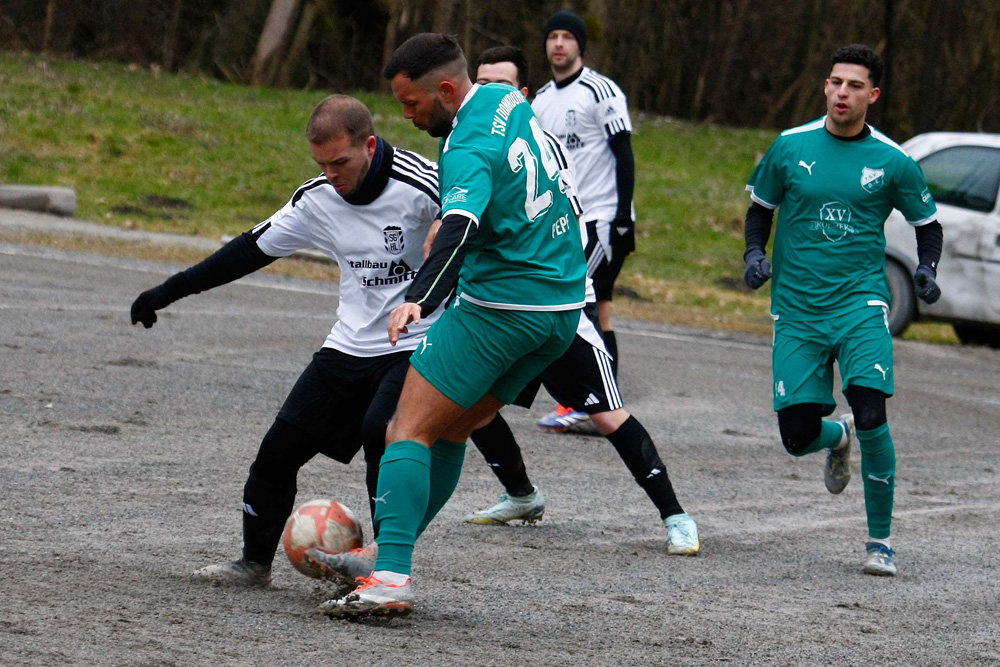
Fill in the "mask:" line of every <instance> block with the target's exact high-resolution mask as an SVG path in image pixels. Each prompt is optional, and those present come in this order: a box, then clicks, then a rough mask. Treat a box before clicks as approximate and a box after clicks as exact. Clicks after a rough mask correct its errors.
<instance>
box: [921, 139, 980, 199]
mask: <svg viewBox="0 0 1000 667" xmlns="http://www.w3.org/2000/svg"><path fill="white" fill-rule="evenodd" d="M919 162H920V168H921V169H923V170H924V177H925V178H926V179H927V186H928V187H929V188H930V190H931V194H932V195H934V201H936V202H937V203H939V204H950V205H951V206H960V207H962V208H968V209H972V210H973V211H992V210H993V208H994V207H995V206H996V203H997V186H998V185H1000V149H996V148H989V147H986V146H954V147H952V148H945V149H944V150H940V151H938V152H937V153H932V154H930V155H928V156H927V157H925V158H924V159H922V160H920V161H919Z"/></svg>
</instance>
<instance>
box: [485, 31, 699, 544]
mask: <svg viewBox="0 0 1000 667" xmlns="http://www.w3.org/2000/svg"><path fill="white" fill-rule="evenodd" d="M527 82H528V61H527V59H526V58H525V57H524V53H523V52H522V51H521V50H520V49H518V48H517V47H514V46H498V47H494V48H492V49H487V50H486V51H484V52H483V53H481V54H480V56H479V60H478V62H477V68H476V83H479V84H487V83H503V84H507V85H509V86H513V87H514V88H518V89H519V90H521V92H522V93H523V94H524V95H525V96H527V94H528V87H527ZM522 84H524V85H522ZM546 139H547V140H548V141H549V146H550V148H551V150H552V152H553V154H554V155H555V156H556V160H557V161H558V162H559V164H560V178H561V179H562V180H563V182H564V183H565V184H566V186H567V192H568V193H573V192H575V185H574V183H575V181H574V178H573V170H572V168H571V165H570V163H569V159H568V158H567V156H566V155H565V154H564V150H563V147H562V145H561V144H560V143H559V141H558V140H557V139H556V138H555V137H553V136H552V135H551V134H548V133H546ZM570 201H571V202H572V203H573V205H574V210H575V211H576V213H577V216H579V215H580V213H581V211H582V207H581V205H580V203H579V200H578V199H577V198H576V197H575V196H571V197H570ZM581 226H582V224H581ZM581 236H582V238H583V239H584V242H586V229H585V228H584V229H581ZM586 301H587V305H586V306H585V307H584V311H583V313H582V314H581V317H580V323H579V326H578V327H577V330H576V337H575V338H574V339H573V343H572V344H571V345H570V348H569V350H567V351H566V353H565V354H564V355H563V356H562V357H560V358H559V360H558V361H556V362H555V363H553V364H552V365H551V366H549V367H548V368H547V369H545V371H544V372H543V373H542V375H541V376H539V377H538V378H537V379H536V380H535V381H533V382H532V383H531V384H529V385H528V387H526V388H525V390H524V391H522V392H521V394H520V395H519V396H518V397H517V399H516V400H515V401H514V404H515V405H519V406H521V407H525V408H530V407H531V403H532V402H533V400H534V397H535V394H536V393H537V391H538V387H539V385H540V384H544V386H545V388H546V389H547V390H548V391H549V393H550V394H552V395H553V396H555V397H556V399H557V400H558V401H559V402H560V403H561V404H563V405H568V406H571V407H572V408H574V409H576V410H580V411H582V412H584V413H585V414H588V415H589V416H590V418H591V419H592V421H593V423H594V425H595V427H596V428H597V429H598V432H599V433H600V434H601V435H603V436H605V437H606V438H607V439H608V441H609V442H611V444H612V445H613V446H614V448H615V451H617V452H618V455H619V456H620V457H621V459H622V461H623V462H624V463H625V466H626V467H627V468H628V469H629V472H631V473H632V476H633V478H634V479H635V481H636V483H637V484H638V485H639V486H640V487H641V488H642V489H643V491H645V492H646V494H647V495H648V496H649V498H650V500H652V501H653V504H654V505H655V506H656V509H657V511H658V513H659V515H660V520H661V521H663V523H664V525H665V526H666V528H667V553H668V554H670V555H674V556H696V555H698V553H699V551H700V550H701V541H700V540H699V537H698V528H697V526H696V525H695V522H694V521H693V520H692V519H691V517H689V516H688V515H687V513H686V512H684V510H683V508H681V505H680V503H679V502H678V500H677V496H676V495H675V493H674V489H673V485H672V484H671V482H670V478H669V476H668V475H667V468H666V466H665V465H664V464H663V461H662V460H661V459H660V456H659V454H658V453H657V451H656V446H655V445H654V444H653V440H652V438H651V437H650V435H649V433H648V432H647V431H646V429H645V427H643V425H642V424H641V423H640V422H639V420H637V419H636V418H635V417H634V416H632V415H631V414H629V412H628V411H627V410H626V409H625V407H624V403H623V402H622V398H621V395H620V393H619V391H618V385H617V382H616V381H615V377H614V374H613V373H611V357H610V355H609V354H608V352H607V349H606V348H605V346H604V342H603V340H602V339H601V335H600V333H599V330H598V327H597V322H596V320H597V317H596V315H597V313H596V304H595V298H594V289H593V285H592V281H591V280H590V278H589V277H588V279H587V297H586ZM471 437H472V442H473V443H474V444H475V445H476V447H477V448H478V449H479V451H480V452H482V454H483V456H484V457H485V458H486V461H487V462H488V463H489V465H490V470H492V471H493V474H495V475H496V476H497V479H499V480H500V482H501V483H502V484H503V486H504V489H505V491H506V492H505V493H504V494H503V495H502V496H501V497H500V501H499V502H498V503H497V504H496V505H493V506H492V507H489V508H486V509H484V510H482V511H479V512H475V513H473V514H471V515H469V516H468V517H466V521H468V522H469V523H475V524H481V525H490V524H507V523H509V522H511V521H523V522H526V523H534V522H536V521H538V520H540V519H541V518H542V515H543V513H544V512H545V499H544V498H543V497H542V494H541V492H540V491H539V490H538V488H537V487H536V486H534V485H533V484H532V483H531V481H530V480H529V478H528V473H527V470H526V468H525V465H524V460H523V459H522V457H521V450H520V448H519V447H518V445H517V442H516V441H515V439H514V434H513V433H512V432H511V430H510V427H509V426H508V425H507V423H506V422H505V421H504V419H503V417H502V416H501V415H500V414H499V413H498V414H497V415H496V417H495V418H494V419H493V420H492V421H491V422H490V423H488V424H487V425H485V426H482V427H480V428H479V429H477V430H475V431H473V432H472V436H471Z"/></svg>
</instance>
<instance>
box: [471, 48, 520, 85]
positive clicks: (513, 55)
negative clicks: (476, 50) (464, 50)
mask: <svg viewBox="0 0 1000 667" xmlns="http://www.w3.org/2000/svg"><path fill="white" fill-rule="evenodd" d="M495 63H514V67H516V68H517V83H518V86H517V87H518V88H527V87H528V59H527V58H526V57H525V55H524V51H522V50H521V49H519V48H517V47H516V46H494V47H493V48H491V49H486V50H485V51H483V52H482V53H480V54H479V60H477V61H476V69H477V70H478V69H479V66H480V65H493V64H495Z"/></svg>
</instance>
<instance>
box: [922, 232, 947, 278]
mask: <svg viewBox="0 0 1000 667" xmlns="http://www.w3.org/2000/svg"><path fill="white" fill-rule="evenodd" d="M915 231H916V233H917V261H918V262H919V263H920V264H923V265H924V266H929V267H930V268H931V269H933V270H934V272H935V273H937V266H938V262H940V261H941V250H942V249H943V247H944V230H943V229H941V223H940V222H938V221H937V220H935V221H933V222H928V223H927V224H926V225H920V226H919V227H916V228H915Z"/></svg>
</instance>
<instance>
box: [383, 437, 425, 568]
mask: <svg viewBox="0 0 1000 667" xmlns="http://www.w3.org/2000/svg"><path fill="white" fill-rule="evenodd" d="M430 482H431V450H430V449H428V448H427V447H425V446H424V445H422V444H420V443H419V442H415V441H413V440H401V441H399V442H393V443H391V444H390V445H389V446H388V447H386V448H385V454H384V455H383V456H382V463H381V465H379V468H378V491H377V492H376V493H377V494H378V496H377V497H376V498H375V523H376V524H377V525H378V527H379V530H378V560H377V561H376V564H375V569H376V570H390V571H392V572H398V573H400V574H410V566H411V564H412V561H413V543H414V542H416V540H417V527H418V526H419V525H420V522H421V520H422V519H423V516H424V513H425V512H426V511H427V501H428V498H429V496H430Z"/></svg>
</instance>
